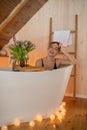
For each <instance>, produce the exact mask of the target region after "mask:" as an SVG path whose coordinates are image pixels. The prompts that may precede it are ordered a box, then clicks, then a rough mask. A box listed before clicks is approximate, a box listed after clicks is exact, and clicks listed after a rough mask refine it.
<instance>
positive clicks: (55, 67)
mask: <svg viewBox="0 0 87 130" xmlns="http://www.w3.org/2000/svg"><path fill="white" fill-rule="evenodd" d="M41 60H42V67H44V63H43V59H41ZM53 69H57V66H56V59H55V64H54V67H53Z"/></svg>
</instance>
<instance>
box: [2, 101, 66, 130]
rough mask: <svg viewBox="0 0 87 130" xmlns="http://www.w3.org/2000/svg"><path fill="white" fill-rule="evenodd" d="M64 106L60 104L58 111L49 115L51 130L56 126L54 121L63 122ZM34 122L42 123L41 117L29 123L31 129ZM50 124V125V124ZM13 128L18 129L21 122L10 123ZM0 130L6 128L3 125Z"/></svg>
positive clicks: (17, 120) (63, 103) (18, 120)
mask: <svg viewBox="0 0 87 130" xmlns="http://www.w3.org/2000/svg"><path fill="white" fill-rule="evenodd" d="M65 105H66V103H65V102H62V105H61V106H60V108H59V109H58V111H56V112H55V113H54V114H51V115H49V119H50V120H51V121H52V122H53V124H52V127H53V128H56V124H55V120H56V119H58V120H59V121H60V122H61V121H62V120H63V118H64V116H65V114H66V110H65ZM35 121H38V122H40V123H41V122H42V121H43V116H42V115H40V114H39V115H37V116H36V117H35V120H32V121H30V122H29V126H30V127H31V128H33V127H34V126H35V124H36V122H35ZM52 122H51V123H52ZM12 124H13V125H14V126H16V127H19V126H20V125H21V120H20V119H18V118H16V119H15V120H14V121H13V123H12ZM1 130H8V126H6V125H4V126H2V127H1Z"/></svg>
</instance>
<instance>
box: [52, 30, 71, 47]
mask: <svg viewBox="0 0 87 130" xmlns="http://www.w3.org/2000/svg"><path fill="white" fill-rule="evenodd" d="M52 41H53V42H54V41H56V42H60V43H62V44H63V46H68V45H71V44H72V34H71V33H70V30H59V31H55V32H54V34H53V39H52Z"/></svg>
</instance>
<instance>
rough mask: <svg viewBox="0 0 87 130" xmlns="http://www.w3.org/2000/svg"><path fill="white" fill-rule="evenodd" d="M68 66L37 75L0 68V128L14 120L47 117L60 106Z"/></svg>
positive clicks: (67, 74) (68, 74) (69, 67)
mask: <svg viewBox="0 0 87 130" xmlns="http://www.w3.org/2000/svg"><path fill="white" fill-rule="evenodd" d="M71 70H72V65H70V66H67V67H64V68H60V69H56V70H52V71H40V72H14V71H11V70H9V69H4V70H3V69H0V126H2V125H8V124H11V122H12V121H13V120H14V119H15V118H19V119H21V120H23V121H30V120H32V119H34V118H35V116H36V115H37V114H42V115H43V116H44V117H48V116H49V114H51V113H54V112H55V110H56V109H57V108H58V107H59V106H60V105H61V102H62V99H63V97H64V93H65V90H66V87H67V84H68V80H69V77H70V73H71Z"/></svg>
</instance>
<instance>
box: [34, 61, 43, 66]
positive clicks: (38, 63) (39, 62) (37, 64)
mask: <svg viewBox="0 0 87 130" xmlns="http://www.w3.org/2000/svg"><path fill="white" fill-rule="evenodd" d="M35 66H36V67H42V60H41V59H38V60H37V61H36V63H35Z"/></svg>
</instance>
